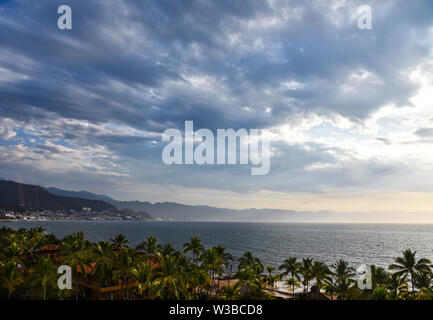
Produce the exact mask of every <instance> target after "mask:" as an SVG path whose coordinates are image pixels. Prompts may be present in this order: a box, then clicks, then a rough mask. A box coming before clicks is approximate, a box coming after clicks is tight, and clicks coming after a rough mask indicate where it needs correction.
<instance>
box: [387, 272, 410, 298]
mask: <svg viewBox="0 0 433 320" xmlns="http://www.w3.org/2000/svg"><path fill="white" fill-rule="evenodd" d="M386 287H387V289H388V290H389V291H390V296H391V297H392V298H393V299H397V298H398V297H399V295H400V293H404V292H407V291H408V285H407V283H406V279H405V278H404V277H402V276H401V275H399V274H397V273H391V274H388V279H387V283H386Z"/></svg>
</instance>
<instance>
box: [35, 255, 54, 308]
mask: <svg viewBox="0 0 433 320" xmlns="http://www.w3.org/2000/svg"><path fill="white" fill-rule="evenodd" d="M57 277H58V274H57V268H56V266H55V265H54V263H53V262H52V261H51V259H50V258H49V257H46V258H45V257H40V258H39V259H38V261H37V262H36V264H35V265H34V266H33V268H32V269H30V274H29V278H28V281H29V282H30V283H31V284H36V285H40V286H42V288H43V299H44V300H46V299H47V286H48V285H49V284H51V285H52V286H53V287H55V286H56V283H57Z"/></svg>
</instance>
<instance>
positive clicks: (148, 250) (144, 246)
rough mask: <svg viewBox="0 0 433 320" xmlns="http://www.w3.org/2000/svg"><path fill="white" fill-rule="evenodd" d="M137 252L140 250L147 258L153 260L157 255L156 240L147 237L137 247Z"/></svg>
mask: <svg viewBox="0 0 433 320" xmlns="http://www.w3.org/2000/svg"><path fill="white" fill-rule="evenodd" d="M137 250H142V251H143V252H144V253H145V254H146V255H147V256H148V257H149V258H153V257H155V256H156V253H157V251H158V250H157V245H156V238H155V237H149V238H147V239H146V240H145V241H143V242H142V243H140V244H139V245H138V246H137Z"/></svg>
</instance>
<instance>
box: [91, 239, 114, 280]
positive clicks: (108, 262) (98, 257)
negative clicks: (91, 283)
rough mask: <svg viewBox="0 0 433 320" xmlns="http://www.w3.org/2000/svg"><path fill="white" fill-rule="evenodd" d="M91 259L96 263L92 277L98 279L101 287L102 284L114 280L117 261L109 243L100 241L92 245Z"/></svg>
mask: <svg viewBox="0 0 433 320" xmlns="http://www.w3.org/2000/svg"><path fill="white" fill-rule="evenodd" d="M91 257H92V261H93V262H94V266H93V268H92V273H91V275H92V276H93V277H95V278H96V279H98V281H99V286H100V287H101V285H102V282H105V281H107V280H108V281H111V280H112V278H113V268H114V261H115V255H114V252H113V248H112V247H111V245H110V244H109V243H108V242H106V241H99V242H98V243H96V244H94V245H92V252H91Z"/></svg>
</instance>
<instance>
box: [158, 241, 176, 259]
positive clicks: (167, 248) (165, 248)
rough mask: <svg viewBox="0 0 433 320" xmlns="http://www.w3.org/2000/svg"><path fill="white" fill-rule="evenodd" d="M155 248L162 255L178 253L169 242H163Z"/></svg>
mask: <svg viewBox="0 0 433 320" xmlns="http://www.w3.org/2000/svg"><path fill="white" fill-rule="evenodd" d="M157 249H158V251H159V252H161V254H162V255H163V256H171V255H175V254H176V255H177V254H178V253H177V252H176V249H174V248H173V246H172V245H171V244H170V243H164V244H162V245H158V247H157Z"/></svg>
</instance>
